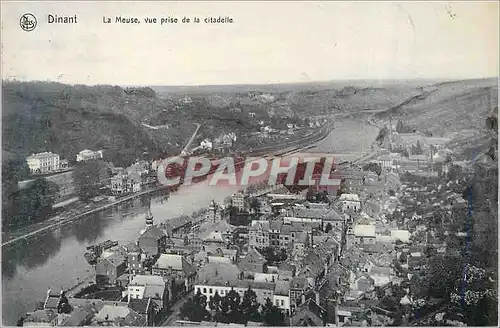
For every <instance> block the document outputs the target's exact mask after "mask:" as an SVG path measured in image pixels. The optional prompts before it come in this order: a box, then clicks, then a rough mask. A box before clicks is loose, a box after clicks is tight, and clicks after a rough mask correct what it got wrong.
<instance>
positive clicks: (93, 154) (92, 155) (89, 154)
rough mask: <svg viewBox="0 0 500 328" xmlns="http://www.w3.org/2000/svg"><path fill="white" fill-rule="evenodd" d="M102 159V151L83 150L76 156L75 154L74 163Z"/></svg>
mask: <svg viewBox="0 0 500 328" xmlns="http://www.w3.org/2000/svg"><path fill="white" fill-rule="evenodd" d="M100 158H102V150H97V151H94V150H90V149H84V150H82V151H81V152H79V153H78V154H76V161H77V162H84V161H89V160H92V159H100Z"/></svg>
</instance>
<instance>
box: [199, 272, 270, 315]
mask: <svg viewBox="0 0 500 328" xmlns="http://www.w3.org/2000/svg"><path fill="white" fill-rule="evenodd" d="M248 288H251V289H252V290H253V291H254V292H255V294H256V295H257V302H258V303H259V304H260V305H264V304H266V300H267V299H269V300H270V301H271V302H272V301H273V300H274V288H275V283H272V282H261V281H254V280H246V279H245V280H233V281H222V280H221V279H218V277H217V276H216V277H212V278H210V279H207V280H205V281H204V282H199V283H197V284H195V286H194V293H195V294H196V293H198V291H199V292H200V293H201V294H202V295H204V296H206V297H207V310H208V309H209V303H210V300H211V299H212V297H214V296H215V294H216V293H217V294H219V296H221V297H225V296H226V295H227V294H228V293H229V292H230V291H231V290H234V291H235V292H237V293H238V294H239V295H240V297H243V295H244V294H245V292H246V291H247V290H248Z"/></svg>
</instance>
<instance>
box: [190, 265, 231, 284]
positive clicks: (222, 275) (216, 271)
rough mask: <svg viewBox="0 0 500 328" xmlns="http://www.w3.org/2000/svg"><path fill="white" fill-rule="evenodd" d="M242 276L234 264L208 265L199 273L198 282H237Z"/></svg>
mask: <svg viewBox="0 0 500 328" xmlns="http://www.w3.org/2000/svg"><path fill="white" fill-rule="evenodd" d="M239 275H240V270H239V269H238V267H237V266H236V265H234V264H227V263H206V264H205V265H204V266H203V267H202V268H200V270H199V271H198V275H197V281H198V282H199V283H205V281H211V282H214V281H219V282H223V283H225V282H226V281H233V280H237V279H238V277H239Z"/></svg>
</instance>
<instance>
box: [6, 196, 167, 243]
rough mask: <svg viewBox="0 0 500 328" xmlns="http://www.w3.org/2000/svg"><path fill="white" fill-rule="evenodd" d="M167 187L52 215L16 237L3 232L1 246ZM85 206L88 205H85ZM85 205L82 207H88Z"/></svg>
mask: <svg viewBox="0 0 500 328" xmlns="http://www.w3.org/2000/svg"><path fill="white" fill-rule="evenodd" d="M167 188H168V187H167V186H156V187H153V188H150V189H148V190H144V191H141V192H138V193H135V194H132V195H128V196H125V197H123V198H120V199H117V200H115V201H112V202H110V203H107V204H104V205H98V207H96V208H92V209H89V210H84V212H81V213H72V212H69V213H64V214H63V215H57V216H55V217H52V218H50V219H48V220H46V221H44V222H41V223H40V224H41V225H42V227H40V224H37V225H36V226H34V228H35V229H34V230H33V231H30V232H26V233H24V234H23V235H21V236H18V237H16V236H15V235H14V234H15V232H13V233H11V235H10V236H9V233H5V236H2V247H5V246H8V245H10V244H12V243H15V242H16V241H19V240H21V239H25V238H29V237H31V236H34V235H36V234H38V233H41V232H43V231H46V230H51V229H56V228H59V227H62V226H64V225H65V224H68V223H70V222H72V221H74V220H78V219H80V218H83V217H84V216H86V215H89V214H93V213H96V212H100V211H103V210H105V209H108V208H110V207H113V206H116V205H119V204H121V203H123V202H126V201H128V200H131V199H134V198H137V197H140V196H143V195H147V194H150V193H153V192H156V191H160V190H163V189H167ZM87 206H89V205H87ZM87 206H85V207H84V209H85V208H88V207H87ZM90 206H91V205H90ZM30 227H31V226H30ZM30 227H27V228H30ZM13 235H14V236H13ZM9 237H10V238H9ZM5 239H7V241H5Z"/></svg>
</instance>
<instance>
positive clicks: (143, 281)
mask: <svg viewBox="0 0 500 328" xmlns="http://www.w3.org/2000/svg"><path fill="white" fill-rule="evenodd" d="M148 285H149V286H165V280H163V277H160V276H154V275H136V276H134V278H132V281H131V282H130V284H129V286H148Z"/></svg>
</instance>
